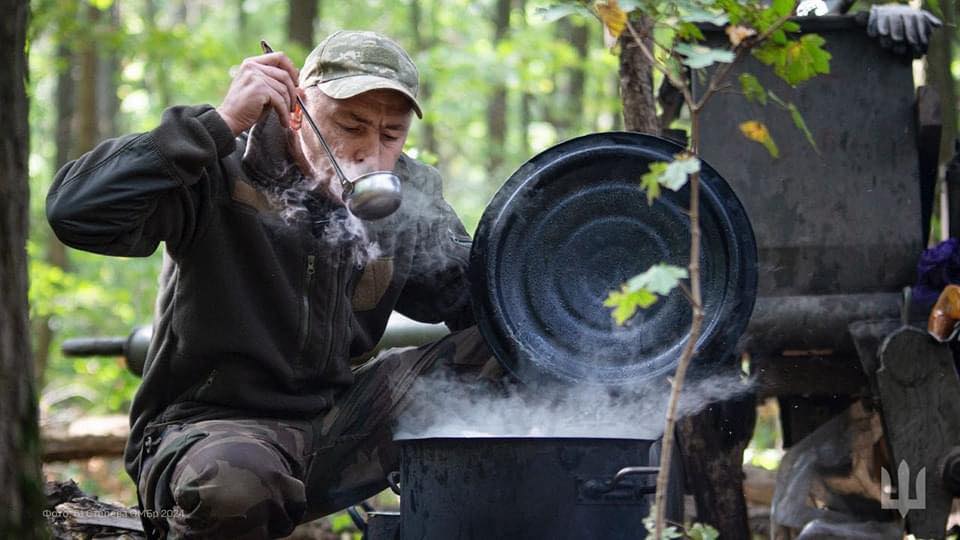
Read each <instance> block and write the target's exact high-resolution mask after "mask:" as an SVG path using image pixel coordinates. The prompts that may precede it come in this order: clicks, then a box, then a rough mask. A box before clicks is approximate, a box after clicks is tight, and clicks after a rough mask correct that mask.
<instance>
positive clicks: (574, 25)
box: [556, 17, 590, 139]
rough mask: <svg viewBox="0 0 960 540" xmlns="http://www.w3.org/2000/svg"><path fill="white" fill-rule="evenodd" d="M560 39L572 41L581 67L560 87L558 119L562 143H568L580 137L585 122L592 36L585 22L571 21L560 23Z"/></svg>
mask: <svg viewBox="0 0 960 540" xmlns="http://www.w3.org/2000/svg"><path fill="white" fill-rule="evenodd" d="M557 30H558V31H559V36H557V37H558V38H559V39H561V40H564V41H568V42H569V43H570V45H572V46H573V48H574V50H575V51H576V52H577V65H576V67H573V68H570V69H568V70H567V72H566V74H565V75H566V80H565V81H563V84H561V85H560V94H561V95H560V96H559V97H560V99H559V104H560V111H559V114H557V115H556V118H557V120H558V122H559V123H558V124H557V127H558V131H559V135H560V138H561V139H566V138H569V137H572V136H574V135H578V133H577V131H579V129H580V127H581V125H582V122H583V106H584V102H583V96H584V84H585V82H586V72H585V70H584V67H585V65H586V62H587V54H589V50H588V48H587V40H588V38H589V35H590V28H589V27H588V26H587V24H586V23H585V21H579V20H575V19H573V18H570V17H567V18H564V19H561V20H560V23H559V24H558V25H557Z"/></svg>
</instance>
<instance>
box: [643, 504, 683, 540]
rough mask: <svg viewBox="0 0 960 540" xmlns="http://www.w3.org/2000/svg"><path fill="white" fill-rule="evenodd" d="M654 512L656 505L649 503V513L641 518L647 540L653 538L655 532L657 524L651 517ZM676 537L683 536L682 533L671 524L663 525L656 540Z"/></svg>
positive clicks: (673, 539) (670, 539)
mask: <svg viewBox="0 0 960 540" xmlns="http://www.w3.org/2000/svg"><path fill="white" fill-rule="evenodd" d="M656 513H657V510H656V505H651V506H650V514H649V515H648V516H647V517H645V518H643V526H644V528H645V529H647V538H648V540H654V535H656V533H657V524H656V521H655V520H654V517H653V516H655V515H656ZM677 538H683V533H681V532H680V531H679V530H677V528H676V527H675V526H673V525H664V527H663V531H661V533H660V538H659V539H657V540H675V539H677Z"/></svg>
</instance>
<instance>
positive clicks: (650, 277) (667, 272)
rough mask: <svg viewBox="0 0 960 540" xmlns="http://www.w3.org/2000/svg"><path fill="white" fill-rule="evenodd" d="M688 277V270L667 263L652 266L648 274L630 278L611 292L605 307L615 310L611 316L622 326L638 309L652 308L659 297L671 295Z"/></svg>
mask: <svg viewBox="0 0 960 540" xmlns="http://www.w3.org/2000/svg"><path fill="white" fill-rule="evenodd" d="M686 277H687V269H686V268H681V267H679V266H672V265H669V264H665V263H660V264H657V265H654V266H651V267H650V268H649V269H648V270H647V271H646V272H644V273H642V274H638V275H636V276H633V277H632V278H630V279H629V280H628V281H627V282H626V283H624V284H623V285H622V286H621V287H620V289H619V290H616V291H611V292H610V294H609V295H607V298H606V300H604V302H603V305H604V306H606V307H608V308H613V311H612V312H611V313H610V316H611V317H613V320H614V321H615V322H616V323H617V325H619V326H622V325H623V324H624V323H625V322H626V321H627V320H629V319H630V317H633V315H634V314H635V313H636V312H637V310H638V309H646V308H648V307H650V306H652V305H653V304H655V303H656V302H657V299H658V296H657V295H660V296H666V295H668V294H670V291H672V290H673V289H674V288H676V286H677V284H678V283H680V280H681V279H686Z"/></svg>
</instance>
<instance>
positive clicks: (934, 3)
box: [927, 0, 944, 20]
mask: <svg viewBox="0 0 960 540" xmlns="http://www.w3.org/2000/svg"><path fill="white" fill-rule="evenodd" d="M927 8H928V9H930V12H931V13H933V14H934V15H936V16H937V17H939V18H940V20H943V18H944V17H943V10H942V9H940V0H927Z"/></svg>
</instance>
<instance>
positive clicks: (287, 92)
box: [217, 52, 301, 135]
mask: <svg viewBox="0 0 960 540" xmlns="http://www.w3.org/2000/svg"><path fill="white" fill-rule="evenodd" d="M299 76H300V74H299V71H298V70H297V68H295V67H294V66H293V62H292V61H290V59H289V58H288V57H287V56H286V55H285V54H283V53H282V52H274V53H270V54H263V55H260V56H253V57H250V58H247V59H245V60H244V61H243V63H242V64H241V65H240V72H239V73H237V76H236V77H234V78H233V82H232V83H230V89H229V90H228V91H227V96H226V97H225V98H223V103H221V104H220V106H219V107H217V112H218V113H220V116H221V117H222V118H223V120H224V122H226V123H227V125H228V126H230V130H231V131H233V134H234V135H239V134H240V133H242V132H243V131H246V130H247V129H248V128H249V127H250V126H252V125H253V124H255V123H256V122H257V120H258V119H259V118H260V115H261V114H263V112H264V110H265V109H266V108H268V107H269V108H272V109H273V110H275V111H276V112H277V116H278V117H279V118H280V123H281V124H283V126H284V127H290V125H291V119H290V112H291V111H293V109H294V105H296V103H297V95H298V93H299V92H301V90H300V89H299V88H297V79H298V78H299Z"/></svg>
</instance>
